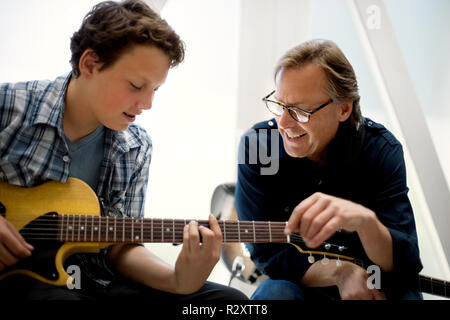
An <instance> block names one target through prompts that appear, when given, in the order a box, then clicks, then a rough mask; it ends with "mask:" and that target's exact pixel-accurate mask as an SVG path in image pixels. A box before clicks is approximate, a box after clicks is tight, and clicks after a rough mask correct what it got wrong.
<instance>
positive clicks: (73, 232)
mask: <svg viewBox="0 0 450 320" xmlns="http://www.w3.org/2000/svg"><path fill="white" fill-rule="evenodd" d="M74 236H75V215H73V225H72V242H73V241H74Z"/></svg>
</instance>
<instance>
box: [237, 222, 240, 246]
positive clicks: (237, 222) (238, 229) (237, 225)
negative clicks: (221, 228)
mask: <svg viewBox="0 0 450 320" xmlns="http://www.w3.org/2000/svg"><path fill="white" fill-rule="evenodd" d="M237 227H238V241H239V242H241V228H240V226H239V220H238V221H237Z"/></svg>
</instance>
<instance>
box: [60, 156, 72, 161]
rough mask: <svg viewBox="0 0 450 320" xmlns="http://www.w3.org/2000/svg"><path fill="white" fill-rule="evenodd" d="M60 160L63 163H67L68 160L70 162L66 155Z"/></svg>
mask: <svg viewBox="0 0 450 320" xmlns="http://www.w3.org/2000/svg"><path fill="white" fill-rule="evenodd" d="M62 159H63V161H64V162H69V160H70V158H69V156H68V155H65V156H64V157H63V158H62Z"/></svg>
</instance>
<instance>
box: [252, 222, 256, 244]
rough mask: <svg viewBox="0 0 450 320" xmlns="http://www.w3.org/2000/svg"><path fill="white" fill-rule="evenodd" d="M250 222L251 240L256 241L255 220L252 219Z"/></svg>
mask: <svg viewBox="0 0 450 320" xmlns="http://www.w3.org/2000/svg"><path fill="white" fill-rule="evenodd" d="M252 223H253V242H256V232H255V220H253V221H252Z"/></svg>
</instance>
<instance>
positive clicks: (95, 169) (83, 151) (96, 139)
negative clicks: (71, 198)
mask: <svg viewBox="0 0 450 320" xmlns="http://www.w3.org/2000/svg"><path fill="white" fill-rule="evenodd" d="M104 134H105V127H104V126H102V125H101V126H99V127H98V128H97V129H95V131H94V132H92V133H91V134H89V135H88V136H86V137H84V138H82V139H80V140H77V141H75V142H71V141H70V140H69V139H67V137H65V139H66V143H67V146H68V147H69V157H70V169H69V171H70V176H71V177H74V178H78V179H81V180H83V181H84V182H86V183H87V184H89V186H90V187H91V188H92V189H93V190H94V191H96V190H97V185H98V181H99V176H100V166H101V163H102V159H103V147H104Z"/></svg>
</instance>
